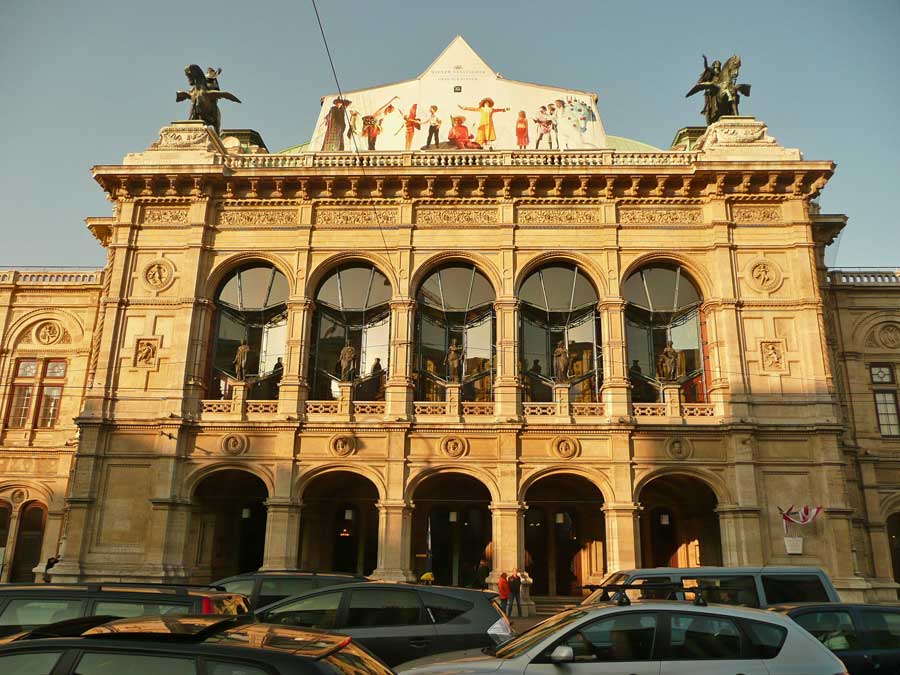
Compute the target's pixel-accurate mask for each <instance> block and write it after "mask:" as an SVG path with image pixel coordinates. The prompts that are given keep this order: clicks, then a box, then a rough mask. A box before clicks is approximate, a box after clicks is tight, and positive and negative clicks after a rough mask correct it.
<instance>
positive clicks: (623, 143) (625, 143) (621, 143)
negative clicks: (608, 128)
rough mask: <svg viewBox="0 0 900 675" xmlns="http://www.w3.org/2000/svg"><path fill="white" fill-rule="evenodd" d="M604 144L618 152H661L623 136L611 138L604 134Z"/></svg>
mask: <svg viewBox="0 0 900 675" xmlns="http://www.w3.org/2000/svg"><path fill="white" fill-rule="evenodd" d="M606 144H607V145H608V146H609V147H611V148H612V149H613V150H617V151H618V152H662V151H661V150H660V149H659V148H654V147H653V146H652V145H650V144H648V143H641V142H640V141H636V140H634V139H633V138H625V137H624V136H611V135H609V134H606Z"/></svg>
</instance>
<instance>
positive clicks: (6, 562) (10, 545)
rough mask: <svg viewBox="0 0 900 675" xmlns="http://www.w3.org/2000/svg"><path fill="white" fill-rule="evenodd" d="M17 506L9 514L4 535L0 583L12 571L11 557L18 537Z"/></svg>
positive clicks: (18, 509) (6, 578)
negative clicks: (7, 530) (7, 527)
mask: <svg viewBox="0 0 900 675" xmlns="http://www.w3.org/2000/svg"><path fill="white" fill-rule="evenodd" d="M19 511H21V505H20V507H19V508H15V509H13V512H12V513H11V514H10V516H9V533H8V534H7V535H6V554H5V557H4V559H3V560H0V562H2V563H3V570H2V572H0V583H4V584H5V583H6V582H8V581H9V574H10V572H11V571H12V564H13V557H14V556H15V555H16V540H17V539H18V538H19Z"/></svg>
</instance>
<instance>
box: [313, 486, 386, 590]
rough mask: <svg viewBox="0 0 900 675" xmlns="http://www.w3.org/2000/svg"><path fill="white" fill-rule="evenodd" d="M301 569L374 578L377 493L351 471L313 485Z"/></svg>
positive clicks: (376, 542)
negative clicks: (372, 574) (367, 575)
mask: <svg viewBox="0 0 900 675" xmlns="http://www.w3.org/2000/svg"><path fill="white" fill-rule="evenodd" d="M302 500H303V511H302V512H301V514H300V556H299V560H300V567H301V568H302V569H308V570H317V571H333V572H348V573H350V574H371V573H372V571H373V570H374V569H375V565H376V564H377V562H378V508H377V506H376V503H377V502H378V488H376V487H375V485H374V484H373V483H372V481H370V480H369V479H368V478H366V477H364V476H360V475H359V474H357V473H353V472H351V471H332V472H330V473H325V474H322V475H321V476H317V477H316V478H314V479H312V481H310V483H309V484H308V485H307V486H306V489H305V490H304V491H303V497H302Z"/></svg>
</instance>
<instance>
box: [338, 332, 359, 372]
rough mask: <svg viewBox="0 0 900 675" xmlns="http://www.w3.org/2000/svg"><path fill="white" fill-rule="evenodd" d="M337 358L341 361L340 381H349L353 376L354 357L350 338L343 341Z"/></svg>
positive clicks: (354, 351)
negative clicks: (342, 346)
mask: <svg viewBox="0 0 900 675" xmlns="http://www.w3.org/2000/svg"><path fill="white" fill-rule="evenodd" d="M338 358H339V359H340V362H341V382H349V381H350V380H351V379H352V378H353V361H354V360H355V359H356V349H355V348H354V347H353V345H351V344H350V340H347V341H346V342H344V348H343V349H341V354H340V356H339V357H338Z"/></svg>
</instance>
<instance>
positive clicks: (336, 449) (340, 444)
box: [328, 434, 356, 457]
mask: <svg viewBox="0 0 900 675" xmlns="http://www.w3.org/2000/svg"><path fill="white" fill-rule="evenodd" d="M328 448H329V449H330V450H331V452H332V454H334V455H337V456H338V457H349V456H350V455H352V454H353V453H354V452H356V438H354V437H353V436H351V435H350V434H337V435H336V436H332V437H331V441H330V442H329V443H328Z"/></svg>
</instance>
